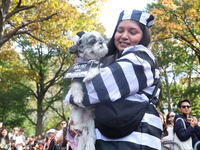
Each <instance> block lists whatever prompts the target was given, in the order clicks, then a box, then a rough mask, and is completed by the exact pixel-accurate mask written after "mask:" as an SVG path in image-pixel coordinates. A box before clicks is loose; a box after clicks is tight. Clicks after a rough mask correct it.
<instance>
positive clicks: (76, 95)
mask: <svg viewBox="0 0 200 150" xmlns="http://www.w3.org/2000/svg"><path fill="white" fill-rule="evenodd" d="M107 52H108V48H107V46H106V44H105V43H104V39H103V37H102V36H101V35H100V34H99V33H98V32H96V31H92V32H87V33H85V34H83V35H82V37H81V38H80V39H79V40H78V41H77V42H76V43H75V45H73V46H72V47H70V49H69V53H71V54H76V55H77V60H76V61H77V62H90V61H96V63H99V60H100V59H101V58H102V57H104V56H105V55H106V54H107ZM99 73H100V69H99V67H96V68H91V69H90V70H89V71H88V74H87V75H86V77H85V78H84V79H83V82H87V81H90V80H92V79H93V78H94V77H95V76H96V75H97V74H99ZM81 84H82V83H81V82H80V80H76V79H74V80H73V82H72V84H71V94H72V97H73V100H74V102H75V103H76V104H81V102H82V101H83V95H84V93H83V91H82V85H81ZM70 118H71V119H72V121H73V125H71V126H70V128H71V130H73V131H75V132H76V136H75V138H74V140H75V143H76V145H77V150H95V146H94V144H95V141H96V136H95V126H94V108H93V107H92V106H90V107H87V108H82V107H77V106H73V108H72V110H71V112H70Z"/></svg>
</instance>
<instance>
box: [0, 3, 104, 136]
mask: <svg viewBox="0 0 200 150" xmlns="http://www.w3.org/2000/svg"><path fill="white" fill-rule="evenodd" d="M11 2H12V3H11ZM103 2H105V1H104V0H99V1H96V0H91V1H87V0H85V1H80V2H79V3H78V4H73V3H70V2H69V1H63V0H59V1H58V0H44V1H40V2H38V1H37V0H26V1H22V0H13V1H10V0H8V1H7V0H3V1H2V3H1V8H2V10H3V11H2V12H1V14H0V15H1V18H2V23H1V39H0V43H1V44H0V46H1V52H3V51H5V49H7V47H8V46H9V44H11V45H17V46H18V47H20V49H21V50H22V53H21V54H20V55H19V56H18V55H17V59H15V61H13V65H12V66H11V65H9V66H8V65H7V64H10V63H9V62H8V61H9V60H10V59H9V60H8V61H7V62H6V64H5V62H3V61H2V64H1V66H2V68H3V69H2V68H1V67H0V69H1V71H2V72H1V75H2V76H0V77H1V78H2V79H4V80H5V85H7V84H8V82H10V81H12V82H13V84H12V87H13V88H20V89H26V90H27V91H28V94H29V95H28V96H27V97H26V98H25V100H27V101H29V102H31V105H30V103H28V106H29V107H28V106H27V107H26V108H27V109H26V111H24V112H23V113H22V112H19V113H21V114H22V115H24V116H25V117H26V118H28V119H29V121H30V122H31V123H32V124H34V125H35V126H36V134H41V133H42V127H43V120H44V116H45V113H46V112H47V110H48V109H49V108H52V109H54V108H55V107H54V105H53V103H54V102H56V101H59V100H63V98H64V94H66V90H67V89H68V86H69V82H68V81H66V80H64V79H63V77H64V74H65V72H66V71H67V69H68V67H69V66H70V65H71V63H73V57H71V56H70V55H68V52H67V49H68V48H69V46H70V45H71V44H72V36H73V35H75V34H76V33H77V32H78V31H80V30H87V31H91V30H97V31H99V32H101V33H102V32H103V31H104V30H105V29H104V27H103V26H102V25H101V24H100V23H98V15H99V13H100V11H101V10H100V7H99V6H101V5H102V4H103ZM5 6H6V7H5ZM6 52H8V53H9V52H10V51H6ZM10 54H11V55H10V57H12V55H13V54H15V55H16V53H10ZM2 57H4V55H2ZM17 62H20V63H17ZM21 62H22V63H21ZM19 64H20V65H19ZM16 65H18V67H19V68H21V69H22V68H23V70H21V71H18V70H16V68H13V66H16ZM8 70H9V71H10V72H13V73H14V74H15V75H16V76H12V75H11V74H10V72H8ZM5 74H6V75H8V76H5ZM18 74H19V75H20V76H18ZM4 77H5V78H4ZM6 81H7V82H6ZM27 83H28V84H27ZM64 83H65V84H64ZM63 84H64V85H63ZM1 85H2V84H1ZM2 87H3V86H2ZM22 87H23V88H22ZM64 91H65V92H64ZM34 104H36V105H34ZM31 106H33V107H31ZM54 110H55V109H54ZM34 111H35V112H36V114H37V117H36V120H34V118H33V112H34ZM60 115H62V117H65V116H64V115H63V114H60Z"/></svg>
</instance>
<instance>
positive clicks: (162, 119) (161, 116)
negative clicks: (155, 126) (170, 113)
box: [159, 112, 166, 138]
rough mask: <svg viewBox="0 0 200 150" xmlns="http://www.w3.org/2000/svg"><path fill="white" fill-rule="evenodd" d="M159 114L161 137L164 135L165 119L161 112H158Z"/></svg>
mask: <svg viewBox="0 0 200 150" xmlns="http://www.w3.org/2000/svg"><path fill="white" fill-rule="evenodd" d="M159 116H160V119H161V122H162V128H163V130H162V136H161V137H162V138H163V137H164V135H165V133H164V132H165V130H164V129H165V128H166V121H165V116H164V115H163V114H162V113H161V112H159Z"/></svg>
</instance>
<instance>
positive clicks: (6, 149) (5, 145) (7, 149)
mask: <svg viewBox="0 0 200 150" xmlns="http://www.w3.org/2000/svg"><path fill="white" fill-rule="evenodd" d="M0 149H3V150H11V143H10V140H9V137H8V129H7V128H1V131H0Z"/></svg>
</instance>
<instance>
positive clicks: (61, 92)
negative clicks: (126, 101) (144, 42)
mask: <svg viewBox="0 0 200 150" xmlns="http://www.w3.org/2000/svg"><path fill="white" fill-rule="evenodd" d="M144 2H145V3H143V4H142V5H141V4H139V3H138V1H136V0H132V1H128V0H123V1H117V2H116V1H114V0H70V1H67V0H2V1H1V2H0V7H1V12H0V122H3V125H4V126H5V127H8V128H9V129H11V128H12V127H14V126H20V127H23V128H24V129H25V135H27V136H32V135H38V134H44V133H45V132H46V131H47V130H48V129H51V128H59V122H60V121H61V120H67V119H68V116H69V110H70V108H69V106H68V105H67V104H65V103H64V102H63V99H64V97H65V95H66V93H67V91H68V90H69V86H70V79H65V78H64V75H65V73H66V71H67V70H68V68H69V67H70V66H71V65H72V64H73V63H74V61H73V60H74V56H71V55H69V54H68V48H69V47H70V46H71V45H72V44H73V41H72V38H73V36H74V35H75V34H76V33H77V32H78V31H81V30H84V31H92V30H97V31H99V32H100V33H101V34H102V35H103V36H104V38H105V41H106V42H107V41H108V40H109V38H110V37H111V35H112V32H113V29H114V26H115V24H116V21H117V17H118V15H119V12H121V11H122V10H123V9H124V8H125V7H127V8H135V9H137V8H138V9H142V10H144V11H146V12H149V13H151V14H153V15H154V17H155V25H154V26H153V27H152V28H151V35H152V43H151V45H150V47H149V48H150V49H151V50H152V52H153V53H154V55H155V56H156V58H157V60H158V63H159V68H160V71H161V82H162V98H161V99H160V104H159V106H158V110H159V111H160V112H162V113H166V112H169V111H175V112H176V113H178V112H177V107H176V105H177V102H178V100H180V99H186V98H187V99H190V100H191V101H192V110H193V111H192V114H191V115H192V116H195V117H197V118H199V117H200V110H199V107H200V94H199V93H200V84H199V83H200V76H199V74H200V67H199V63H200V30H199V29H200V4H199V1H198V0H193V1H191V0H190V1H189V0H181V1H180V0H154V1H147V0H146V1H144ZM125 4H126V5H125Z"/></svg>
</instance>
